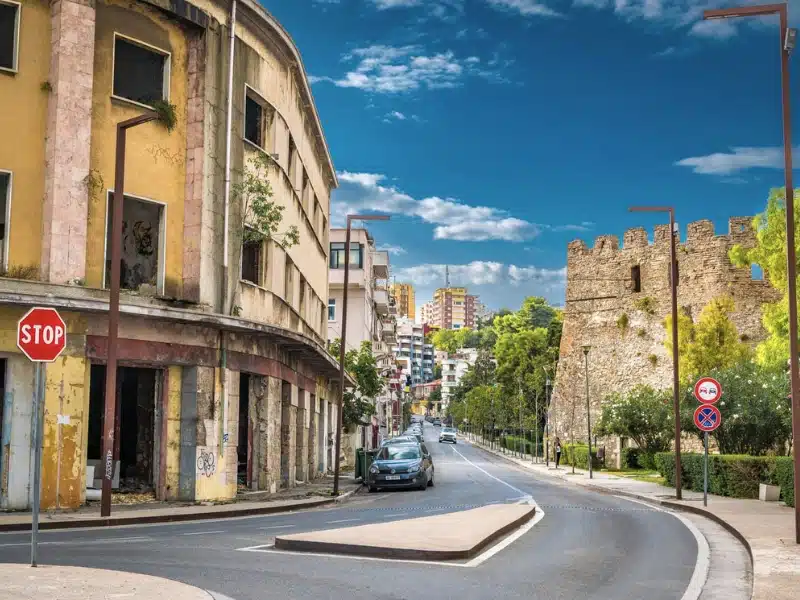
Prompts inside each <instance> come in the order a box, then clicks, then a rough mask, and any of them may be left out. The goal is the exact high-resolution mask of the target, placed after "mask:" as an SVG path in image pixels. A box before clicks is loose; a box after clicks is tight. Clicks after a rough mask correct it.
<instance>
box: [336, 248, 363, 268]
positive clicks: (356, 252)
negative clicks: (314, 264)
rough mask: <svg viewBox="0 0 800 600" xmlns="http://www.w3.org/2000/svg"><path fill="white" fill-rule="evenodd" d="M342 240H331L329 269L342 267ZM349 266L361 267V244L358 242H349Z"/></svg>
mask: <svg viewBox="0 0 800 600" xmlns="http://www.w3.org/2000/svg"><path fill="white" fill-rule="evenodd" d="M344 254H345V252H344V242H331V258H330V267H331V269H343V268H344ZM350 268H351V269H363V268H364V257H363V246H362V245H361V244H359V243H358V242H350Z"/></svg>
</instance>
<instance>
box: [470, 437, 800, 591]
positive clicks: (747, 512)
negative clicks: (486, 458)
mask: <svg viewBox="0 0 800 600" xmlns="http://www.w3.org/2000/svg"><path fill="white" fill-rule="evenodd" d="M471 443H472V444H474V445H475V446H478V447H480V448H483V449H484V450H486V451H487V452H491V453H492V454H496V455H497V456H502V457H503V458H506V459H507V460H510V461H512V462H515V463H517V464H519V465H520V466H523V467H525V468H527V469H529V470H531V471H533V472H535V473H537V474H539V475H543V476H545V477H553V478H558V479H561V480H563V481H566V482H568V483H571V484H573V485H580V486H583V487H587V488H593V489H595V490H596V491H598V492H602V493H612V494H620V495H623V496H630V497H633V498H638V499H640V500H645V501H648V502H652V503H657V504H660V505H662V506H664V507H667V508H671V509H677V510H683V511H688V512H693V513H696V514H699V515H702V516H704V517H707V518H710V519H712V520H714V521H716V522H717V523H719V524H720V525H722V526H723V527H725V528H726V529H728V531H730V532H731V533H732V534H733V535H734V536H736V537H737V538H738V539H739V540H740V541H741V542H742V543H743V544H744V545H745V547H746V548H747V551H748V552H749V554H750V557H751V559H752V561H753V599H754V600H784V599H786V600H789V599H792V600H794V599H795V598H797V597H798V594H800V592H799V591H798V590H800V545H798V544H796V543H795V540H794V510H793V509H792V508H790V507H787V506H785V505H784V504H782V503H781V504H779V503H777V502H761V501H760V500H745V499H740V498H726V497H723V496H715V495H712V494H709V495H708V506H707V507H704V506H703V494H702V493H698V492H692V491H689V490H683V500H680V501H679V500H675V492H674V489H672V488H668V487H664V486H662V485H659V484H657V483H649V482H646V481H638V480H635V479H630V478H627V477H617V476H615V475H610V474H607V473H603V472H595V473H594V478H593V479H589V472H588V471H584V470H583V469H575V474H574V475H572V467H571V466H562V467H560V468H559V469H558V470H555V468H554V466H552V463H551V466H550V467H547V466H546V465H545V464H543V463H539V464H534V463H531V461H530V458H527V459H521V458H515V457H513V456H512V455H510V454H503V453H502V452H499V451H495V450H489V449H488V448H487V447H486V446H485V445H484V444H482V443H478V442H471Z"/></svg>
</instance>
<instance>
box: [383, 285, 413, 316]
mask: <svg viewBox="0 0 800 600" xmlns="http://www.w3.org/2000/svg"><path fill="white" fill-rule="evenodd" d="M389 291H390V292H391V294H392V295H393V296H394V298H395V300H396V301H397V316H398V317H405V318H407V319H411V320H412V321H413V320H414V319H415V318H416V314H417V306H416V304H415V300H414V286H413V285H411V284H410V283H395V284H394V285H392V286H390V287H389Z"/></svg>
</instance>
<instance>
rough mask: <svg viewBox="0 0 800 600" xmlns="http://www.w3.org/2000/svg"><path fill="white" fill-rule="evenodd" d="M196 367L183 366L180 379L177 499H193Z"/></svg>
mask: <svg viewBox="0 0 800 600" xmlns="http://www.w3.org/2000/svg"><path fill="white" fill-rule="evenodd" d="M197 369H198V368H197V367H184V368H183V373H182V375H183V377H182V381H181V408H180V452H179V463H180V465H179V474H178V499H179V500H183V501H187V502H192V501H194V499H195V489H196V479H197V467H196V464H197V463H196V461H197Z"/></svg>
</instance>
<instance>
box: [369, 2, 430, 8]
mask: <svg viewBox="0 0 800 600" xmlns="http://www.w3.org/2000/svg"><path fill="white" fill-rule="evenodd" d="M370 2H372V4H374V5H375V8H377V9H378V10H386V9H387V8H402V7H409V6H419V5H420V4H421V3H422V2H421V0H370Z"/></svg>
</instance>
